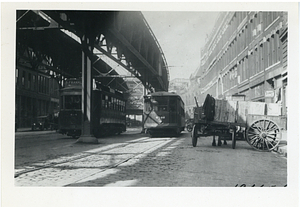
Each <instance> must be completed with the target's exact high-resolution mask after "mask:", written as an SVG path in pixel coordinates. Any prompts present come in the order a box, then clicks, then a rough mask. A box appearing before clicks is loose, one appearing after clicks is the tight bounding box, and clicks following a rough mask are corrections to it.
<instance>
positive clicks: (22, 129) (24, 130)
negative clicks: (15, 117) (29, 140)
mask: <svg viewBox="0 0 300 207" xmlns="http://www.w3.org/2000/svg"><path fill="white" fill-rule="evenodd" d="M28 131H31V128H30V127H28V128H18V129H17V131H16V132H28Z"/></svg>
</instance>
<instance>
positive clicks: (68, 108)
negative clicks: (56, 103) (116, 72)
mask: <svg viewBox="0 0 300 207" xmlns="http://www.w3.org/2000/svg"><path fill="white" fill-rule="evenodd" d="M81 94H82V83H81V80H80V79H70V80H67V81H66V82H65V86H64V87H63V88H62V89H61V91H60V106H61V107H60V112H59V132H60V133H62V134H66V135H68V136H72V137H74V138H76V137H79V136H80V135H81V125H82V107H81V104H82V103H81V100H82V99H81ZM91 108H92V109H91V110H92V114H93V119H92V123H91V127H92V132H93V135H94V136H95V137H97V138H98V137H102V136H107V135H112V134H120V133H122V132H124V131H126V114H125V109H126V100H125V98H124V95H123V93H122V92H120V91H117V90H114V89H112V88H109V87H106V86H104V85H102V84H101V83H99V82H95V81H94V84H93V92H92V106H91Z"/></svg>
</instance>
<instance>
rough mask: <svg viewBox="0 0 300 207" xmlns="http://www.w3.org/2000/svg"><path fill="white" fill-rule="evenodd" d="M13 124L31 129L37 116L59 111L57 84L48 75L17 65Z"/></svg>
mask: <svg viewBox="0 0 300 207" xmlns="http://www.w3.org/2000/svg"><path fill="white" fill-rule="evenodd" d="M15 74H16V101H15V122H16V127H18V128H27V127H31V124H32V122H33V121H34V119H35V118H37V117H39V116H48V115H49V114H52V115H53V114H54V113H56V112H58V110H59V84H58V83H57V81H56V80H55V79H53V78H51V77H50V76H49V75H46V74H44V73H42V72H38V71H35V70H32V68H28V67H26V66H22V65H17V68H16V71H15Z"/></svg>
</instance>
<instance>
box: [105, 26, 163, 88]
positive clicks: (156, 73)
mask: <svg viewBox="0 0 300 207" xmlns="http://www.w3.org/2000/svg"><path fill="white" fill-rule="evenodd" d="M109 32H110V33H111V34H112V35H114V36H115V37H117V38H118V40H120V41H121V42H122V43H123V44H124V45H125V47H127V49H128V50H130V52H132V53H133V54H134V55H135V57H137V58H138V59H139V60H140V61H141V62H142V63H143V64H144V65H145V68H147V69H148V70H150V72H151V73H152V74H153V75H154V76H155V77H157V79H158V81H159V83H160V85H161V87H162V89H163V90H167V88H166V86H165V84H164V82H163V80H162V77H160V76H159V74H158V71H156V70H155V69H154V68H153V67H152V66H151V65H150V64H149V63H148V61H147V60H146V59H145V58H144V57H143V56H142V55H141V54H140V53H139V52H138V51H137V50H136V49H135V48H134V47H133V46H132V45H131V44H130V43H129V42H128V41H127V40H126V39H125V38H124V37H123V36H122V35H121V34H120V33H118V32H117V31H116V30H114V29H110V30H109Z"/></svg>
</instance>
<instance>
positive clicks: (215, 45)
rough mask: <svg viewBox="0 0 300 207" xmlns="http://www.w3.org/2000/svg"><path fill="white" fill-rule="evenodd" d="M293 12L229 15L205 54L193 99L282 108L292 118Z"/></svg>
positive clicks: (218, 26)
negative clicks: (241, 100)
mask: <svg viewBox="0 0 300 207" xmlns="http://www.w3.org/2000/svg"><path fill="white" fill-rule="evenodd" d="M287 28H288V26H287V12H223V13H221V14H220V16H219V18H218V19H217V21H216V23H215V26H214V29H213V31H212V33H211V36H209V38H208V40H207V42H206V44H205V46H204V47H203V48H202V50H201V63H200V67H199V68H198V70H197V71H196V75H194V77H193V79H195V80H197V81H196V82H197V84H198V86H197V87H196V89H194V88H193V90H189V93H190V98H194V96H196V97H197V99H198V102H199V104H201V103H203V101H204V99H205V97H206V95H207V94H211V95H212V96H214V97H216V98H226V97H227V96H229V95H233V94H243V95H245V99H246V100H251V101H259V102H267V103H282V106H283V107H282V108H283V109H282V112H283V115H286V93H287V90H286V89H287Z"/></svg>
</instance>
